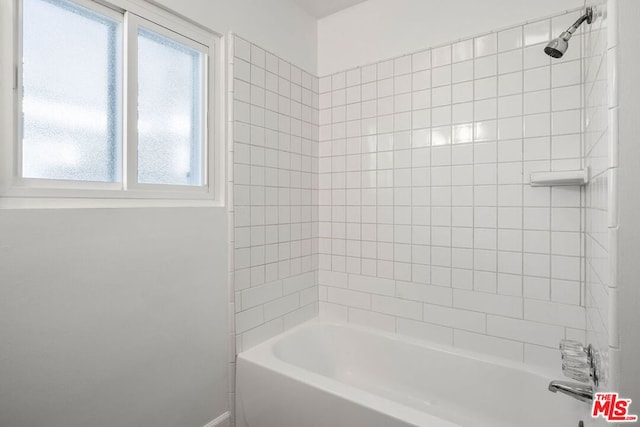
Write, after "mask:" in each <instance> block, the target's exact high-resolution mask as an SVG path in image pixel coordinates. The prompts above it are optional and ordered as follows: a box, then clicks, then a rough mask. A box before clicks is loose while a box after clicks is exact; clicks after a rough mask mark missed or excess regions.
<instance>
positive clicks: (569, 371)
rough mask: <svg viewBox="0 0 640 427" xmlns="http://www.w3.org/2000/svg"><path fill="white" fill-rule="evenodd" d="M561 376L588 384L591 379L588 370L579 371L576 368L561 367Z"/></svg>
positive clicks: (579, 369)
mask: <svg viewBox="0 0 640 427" xmlns="http://www.w3.org/2000/svg"><path fill="white" fill-rule="evenodd" d="M562 374H563V375H564V376H565V377H567V378H571V379H572V380H576V381H581V382H584V383H586V382H589V380H590V379H591V376H590V374H589V369H588V368H586V369H581V368H578V367H573V366H564V365H563V366H562Z"/></svg>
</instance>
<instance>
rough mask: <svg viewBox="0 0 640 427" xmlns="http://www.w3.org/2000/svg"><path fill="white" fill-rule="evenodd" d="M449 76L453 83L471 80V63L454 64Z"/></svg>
mask: <svg viewBox="0 0 640 427" xmlns="http://www.w3.org/2000/svg"><path fill="white" fill-rule="evenodd" d="M451 75H452V82H453V83H458V82H465V81H469V80H473V61H464V62H458V63H454V64H453V65H452V70H451Z"/></svg>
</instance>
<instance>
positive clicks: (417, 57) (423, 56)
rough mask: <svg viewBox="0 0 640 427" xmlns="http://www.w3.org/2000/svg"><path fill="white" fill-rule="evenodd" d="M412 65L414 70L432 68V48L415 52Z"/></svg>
mask: <svg viewBox="0 0 640 427" xmlns="http://www.w3.org/2000/svg"><path fill="white" fill-rule="evenodd" d="M411 65H412V71H414V72H416V71H421V70H427V69H429V68H431V50H424V51H422V52H417V53H414V54H413V58H412V61H411Z"/></svg>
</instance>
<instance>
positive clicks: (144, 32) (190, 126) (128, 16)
mask: <svg viewBox="0 0 640 427" xmlns="http://www.w3.org/2000/svg"><path fill="white" fill-rule="evenodd" d="M16 5H17V6H18V10H19V13H16V16H17V19H16V22H15V23H14V31H13V34H12V35H13V36H14V40H13V41H14V52H15V57H16V61H15V62H16V64H15V74H16V82H15V85H14V86H15V88H14V97H13V98H14V106H13V107H14V110H15V117H14V119H15V120H14V127H13V129H14V132H13V135H12V136H13V138H12V139H13V141H14V145H13V146H12V149H11V151H12V156H11V157H12V158H13V159H14V164H13V165H11V171H12V173H11V175H12V176H11V177H10V179H9V181H11V185H9V186H8V187H10V188H9V190H8V191H6V192H5V193H8V194H9V195H17V196H27V197H28V196H32V195H36V196H38V197H40V196H54V197H58V196H68V195H70V197H84V196H88V197H91V196H98V197H118V198H119V197H124V198H130V197H133V198H139V197H140V198H182V199H187V198H213V197H214V196H215V194H214V193H215V192H214V185H213V184H214V181H215V179H214V178H215V176H214V174H213V171H214V170H216V168H215V167H214V166H215V165H214V161H217V159H216V157H214V154H215V145H214V141H215V138H214V136H215V133H214V132H213V131H214V125H215V116H214V114H213V113H214V110H215V108H214V107H215V102H214V98H213V96H212V95H213V89H214V88H215V80H214V78H213V77H214V73H213V72H214V67H213V65H215V61H214V59H215V57H214V47H215V43H216V42H217V38H216V37H215V36H213V35H212V34H210V33H209V32H207V31H205V30H203V29H201V28H200V27H198V26H195V25H193V24H191V23H189V22H186V21H184V20H182V19H180V18H179V17H176V16H174V15H172V14H170V13H168V12H166V11H165V10H160V9H158V8H155V7H152V6H150V5H144V7H142V6H141V5H140V3H139V2H135V1H132V0H113V1H112V4H109V5H105V3H103V2H100V3H97V2H94V1H92V0H17V1H16ZM156 9H157V10H156ZM150 11H152V12H150ZM5 195H6V194H5Z"/></svg>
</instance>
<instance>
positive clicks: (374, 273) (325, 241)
mask: <svg viewBox="0 0 640 427" xmlns="http://www.w3.org/2000/svg"><path fill="white" fill-rule="evenodd" d="M578 16H579V15H578V13H577V12H572V13H567V14H563V15H561V16H556V17H552V18H549V19H543V20H539V21H535V22H530V23H527V24H526V25H523V26H517V27H513V28H508V29H505V30H502V31H498V32H492V33H489V34H486V35H482V36H480V37H476V38H473V39H467V40H461V41H459V42H456V43H453V44H450V45H446V46H441V47H437V48H433V49H429V50H425V51H421V52H416V53H414V54H410V55H406V56H402V57H398V58H394V59H391V60H388V61H382V62H379V63H376V64H371V65H367V66H363V67H359V68H356V69H352V70H348V71H345V72H341V73H337V74H334V75H332V76H327V77H323V78H321V79H320V82H319V92H320V102H319V104H320V119H319V124H320V127H319V151H318V156H319V159H318V175H319V182H318V185H319V190H318V191H319V207H318V215H319V217H318V219H319V246H318V249H319V259H318V263H319V264H318V266H319V283H320V287H319V292H320V301H321V302H320V312H321V315H323V316H326V317H329V318H334V319H340V320H347V321H350V322H354V323H360V324H365V325H369V326H375V327H379V328H382V329H385V330H389V331H393V332H397V333H400V334H406V335H411V336H415V337H419V338H426V339H429V340H436V341H440V342H443V343H446V344H452V345H454V346H458V347H464V348H470V349H473V350H479V351H482V352H485V353H492V354H497V355H500V356H504V357H508V358H511V359H514V360H518V361H525V362H528V363H533V364H539V365H544V366H548V367H554V368H556V367H557V366H558V365H559V362H558V352H557V350H556V349H557V344H558V341H559V340H560V339H562V338H565V337H567V338H576V339H581V340H584V328H585V312H584V308H583V306H582V303H583V299H584V295H583V292H582V287H581V279H582V275H583V273H582V272H583V268H584V266H583V257H582V255H583V253H582V248H583V240H582V238H583V237H582V234H581V231H582V227H583V219H582V218H581V209H580V207H581V203H582V200H581V199H582V197H583V196H582V194H581V190H580V188H578V187H562V188H558V187H555V188H545V187H538V188H532V187H530V186H529V185H528V182H529V175H530V173H531V172H534V171H550V170H553V171H559V170H572V169H579V168H581V147H582V142H581V114H582V111H581V107H582V90H581V66H582V63H581V51H582V49H581V43H582V36H581V34H580V33H578V34H576V36H574V38H573V39H572V40H571V47H570V49H569V51H568V52H567V54H566V55H565V57H564V58H563V59H561V60H553V61H552V60H551V59H550V58H549V57H548V56H547V55H545V54H544V53H543V47H544V45H545V43H546V42H547V41H548V40H549V39H550V38H551V37H552V34H554V35H557V34H559V33H560V32H562V31H563V30H565V29H566V28H567V27H568V26H569V25H570V24H571V23H573V21H574V20H575V19H576V18H577V17H578ZM554 37H555V36H554Z"/></svg>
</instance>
